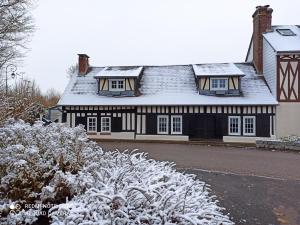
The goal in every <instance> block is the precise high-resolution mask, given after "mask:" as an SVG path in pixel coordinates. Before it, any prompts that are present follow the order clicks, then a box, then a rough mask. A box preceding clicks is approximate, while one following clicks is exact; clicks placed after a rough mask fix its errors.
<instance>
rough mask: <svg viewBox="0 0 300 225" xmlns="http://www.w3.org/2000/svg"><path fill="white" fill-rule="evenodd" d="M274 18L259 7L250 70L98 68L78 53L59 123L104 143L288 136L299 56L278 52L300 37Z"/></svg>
mask: <svg viewBox="0 0 300 225" xmlns="http://www.w3.org/2000/svg"><path fill="white" fill-rule="evenodd" d="M271 13H272V10H271V9H270V8H269V7H268V6H260V7H257V10H256V12H255V13H254V15H253V21H254V23H253V24H254V32H253V38H252V41H251V44H250V47H249V51H248V55H247V60H246V61H247V62H246V63H221V64H219V63H215V64H195V65H173V66H114V67H93V66H90V65H89V57H88V56H87V55H85V54H80V55H79V63H78V64H79V72H78V73H76V74H74V76H73V77H72V78H71V80H70V82H69V84H68V86H67V88H66V90H65V92H64V94H63V95H62V98H61V99H60V101H59V105H60V106H62V109H63V117H62V121H63V122H66V123H67V124H68V125H70V126H72V127H73V126H77V125H79V124H82V125H83V126H85V128H86V130H87V132H88V134H89V135H90V136H91V137H93V138H103V139H105V138H108V139H132V140H133V139H136V140H182V141H187V140H193V139H221V140H224V141H228V142H235V141H242V142H254V141H255V140H256V139H259V138H272V137H275V136H276V135H277V136H279V135H282V134H283V133H284V134H285V135H288V134H289V133H287V132H286V130H284V129H282V128H281V124H282V120H283V117H284V116H287V114H285V115H284V113H283V112H284V111H285V110H287V109H288V110H290V111H291V112H293V113H296V112H297V110H298V108H297V107H298V105H297V106H296V107H295V105H294V104H296V103H299V102H300V101H299V97H300V93H299V92H300V89H299V87H300V79H299V73H300V63H299V52H300V51H299V52H298V53H297V51H291V49H289V51H285V52H283V51H279V50H278V49H277V50H276V49H275V48H274V45H275V44H278V43H277V41H278V39H280V38H281V37H283V38H282V39H280V41H281V42H285V41H286V39H284V38H287V37H293V38H294V39H295V38H298V39H299V35H300V31H299V27H298V26H293V27H292V28H290V29H291V30H292V33H293V36H291V32H288V31H286V30H285V29H286V27H279V28H276V27H275V28H274V27H273V28H272V26H271V24H269V23H271ZM277 29H281V30H277ZM266 31H268V32H266ZM280 32H282V33H283V34H284V35H282V34H281V33H280ZM270 34H275V35H277V36H278V35H282V36H280V38H278V37H277V36H276V37H273V36H271V35H270ZM289 35H290V36H289ZM294 39H293V40H294ZM289 41H291V40H289ZM273 42H274V43H273ZM295 43H297V42H295ZM299 44H300V42H299ZM295 45H296V44H294V46H291V47H295ZM279 46H281V45H279ZM281 47H282V46H281ZM278 48H279V47H278ZM299 50H300V48H299ZM278 103H279V105H278ZM282 104H291V105H288V106H285V105H282ZM287 107H288V108H287ZM295 108H296V109H295ZM296 115H298V117H299V115H300V107H299V113H298V114H295V115H293V116H294V117H295V116H296ZM293 116H292V117H293ZM295 124H296V125H293V124H292V123H290V124H289V125H290V126H294V127H295V126H298V125H297V122H296V123H295ZM299 127H300V126H298V128H299ZM298 128H295V129H294V130H297V129H298Z"/></svg>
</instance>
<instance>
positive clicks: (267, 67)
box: [263, 39, 277, 98]
mask: <svg viewBox="0 0 300 225" xmlns="http://www.w3.org/2000/svg"><path fill="white" fill-rule="evenodd" d="M263 47H264V49H263V71H264V72H263V73H264V76H265V79H266V81H267V83H268V86H269V88H270V90H271V92H272V95H273V96H274V97H275V98H277V97H276V96H277V88H276V87H277V82H276V80H277V69H276V68H277V63H276V61H277V60H276V52H275V51H274V49H273V48H272V47H271V45H270V44H269V43H268V42H267V41H266V40H265V39H264V40H263Z"/></svg>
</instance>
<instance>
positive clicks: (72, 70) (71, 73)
mask: <svg viewBox="0 0 300 225" xmlns="http://www.w3.org/2000/svg"><path fill="white" fill-rule="evenodd" d="M77 72H78V64H76V65H71V66H70V67H69V68H68V69H67V77H68V78H72V77H73V76H74V75H75V74H76V73H77Z"/></svg>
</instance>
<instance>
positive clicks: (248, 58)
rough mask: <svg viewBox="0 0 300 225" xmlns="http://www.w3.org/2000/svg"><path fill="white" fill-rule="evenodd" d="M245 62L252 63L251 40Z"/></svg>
mask: <svg viewBox="0 0 300 225" xmlns="http://www.w3.org/2000/svg"><path fill="white" fill-rule="evenodd" d="M246 62H248V63H252V62H253V41H252V40H251V43H250V47H249V52H248V55H247V58H246Z"/></svg>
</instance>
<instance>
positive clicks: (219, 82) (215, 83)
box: [210, 78, 228, 91]
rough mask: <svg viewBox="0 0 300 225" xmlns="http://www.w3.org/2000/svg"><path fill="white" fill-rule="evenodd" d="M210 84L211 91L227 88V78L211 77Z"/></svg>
mask: <svg viewBox="0 0 300 225" xmlns="http://www.w3.org/2000/svg"><path fill="white" fill-rule="evenodd" d="M210 80H211V85H210V89H211V90H212V91H215V90H227V89H228V88H227V83H228V79H227V78H211V79H210Z"/></svg>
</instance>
